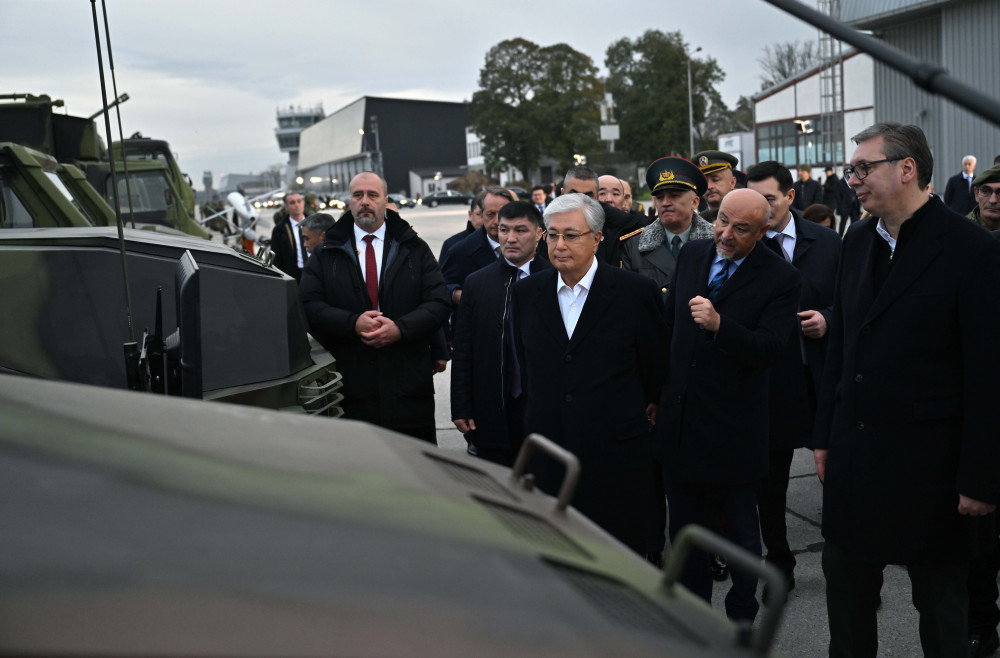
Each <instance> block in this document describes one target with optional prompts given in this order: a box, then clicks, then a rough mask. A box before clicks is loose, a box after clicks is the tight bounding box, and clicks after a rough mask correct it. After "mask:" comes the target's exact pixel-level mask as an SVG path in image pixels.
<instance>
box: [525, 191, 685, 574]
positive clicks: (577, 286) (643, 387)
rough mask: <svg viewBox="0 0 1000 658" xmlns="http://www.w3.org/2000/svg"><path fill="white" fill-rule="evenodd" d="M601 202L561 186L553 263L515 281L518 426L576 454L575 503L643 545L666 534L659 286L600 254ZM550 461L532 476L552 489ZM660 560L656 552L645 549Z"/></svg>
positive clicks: (554, 207) (557, 478)
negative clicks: (657, 443) (661, 492)
mask: <svg viewBox="0 0 1000 658" xmlns="http://www.w3.org/2000/svg"><path fill="white" fill-rule="evenodd" d="M603 220H604V216H603V209H602V207H601V204H600V203H599V202H597V201H595V200H593V199H591V198H590V197H588V196H586V195H584V194H564V195H563V196H560V197H558V198H557V199H555V200H554V201H553V202H552V203H551V204H549V206H548V207H547V208H546V209H545V225H546V230H547V241H548V249H549V254H548V255H549V260H550V262H551V263H552V265H553V268H554V269H551V270H546V271H545V272H540V273H539V274H534V275H532V276H530V277H528V278H527V279H524V280H523V281H520V282H518V283H517V284H516V285H515V286H514V294H513V298H512V304H511V305H512V308H513V314H514V325H515V336H516V338H517V346H518V361H519V364H520V369H521V380H522V390H523V394H524V396H525V418H524V431H525V433H529V434H530V433H533V432H537V433H539V434H543V435H545V436H546V437H548V438H549V439H551V440H553V441H555V442H556V443H557V444H559V445H561V446H563V447H564V448H566V449H567V450H569V451H570V452H572V453H573V454H575V455H576V456H577V457H578V458H579V460H580V467H581V480H580V483H579V486H578V487H577V490H576V495H575V497H574V499H573V505H574V506H575V507H577V508H578V509H579V510H580V511H581V512H583V513H584V514H586V515H587V516H589V517H590V518H591V519H592V520H594V521H595V522H596V523H597V524H598V525H600V526H601V527H603V528H604V529H605V530H606V531H608V532H609V533H611V534H612V535H613V536H615V537H616V538H617V539H618V540H619V541H621V542H622V543H624V544H625V545H626V546H628V547H629V548H631V549H632V550H634V551H636V552H637V553H640V554H647V553H649V550H648V547H649V546H650V545H655V544H656V542H657V537H656V536H657V534H659V539H658V542H659V544H662V541H663V540H662V537H663V529H664V524H665V519H663V518H662V502H660V501H658V500H657V492H658V489H659V487H658V486H657V483H656V480H655V477H656V476H658V473H657V472H656V471H655V469H654V467H653V461H652V455H651V448H650V426H651V424H652V423H653V422H655V420H656V402H657V400H658V399H659V393H660V387H661V384H662V381H663V366H664V359H665V350H666V343H665V342H664V341H663V334H664V331H665V326H664V322H663V316H662V313H661V309H662V307H661V303H660V298H659V292H658V290H657V288H656V285H655V284H654V283H653V282H652V281H650V280H649V279H647V278H645V277H643V276H640V275H638V274H634V273H632V272H627V271H624V270H621V269H618V268H616V267H613V266H611V265H608V264H607V263H604V262H602V261H600V260H599V259H598V258H596V256H595V253H596V252H597V248H598V245H599V244H600V243H601V229H602V225H603ZM555 470H556V472H550V471H547V470H540V471H539V473H538V483H539V486H540V487H541V488H542V489H543V490H545V491H547V492H549V493H555V492H556V491H557V490H558V487H559V483H560V482H561V479H562V473H561V471H560V470H559V469H555ZM646 557H647V559H650V560H651V561H654V562H655V561H656V560H657V558H658V556H655V555H646Z"/></svg>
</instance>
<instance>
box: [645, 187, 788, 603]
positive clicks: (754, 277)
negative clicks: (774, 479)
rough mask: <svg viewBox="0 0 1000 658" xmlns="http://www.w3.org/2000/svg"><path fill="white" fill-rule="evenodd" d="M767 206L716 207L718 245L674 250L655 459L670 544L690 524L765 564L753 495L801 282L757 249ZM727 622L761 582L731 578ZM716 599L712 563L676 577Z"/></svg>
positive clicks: (698, 557)
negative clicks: (775, 371) (721, 534)
mask: <svg viewBox="0 0 1000 658" xmlns="http://www.w3.org/2000/svg"><path fill="white" fill-rule="evenodd" d="M769 216H770V208H769V207H768V204H767V201H766V200H765V199H764V197H763V196H761V195H760V194H759V193H757V192H755V191H753V190H746V189H743V190H733V191H732V192H730V193H729V194H727V195H726V197H725V198H724V199H723V200H722V205H721V206H720V207H719V213H718V216H717V217H716V220H715V239H714V240H696V241H693V242H690V243H688V244H687V245H686V246H685V247H684V248H683V249H681V251H680V255H679V257H678V260H677V271H676V273H675V276H674V283H673V285H672V286H671V287H670V291H669V293H668V295H667V308H666V318H667V333H666V339H667V340H668V341H669V344H670V359H669V367H668V374H667V383H666V386H665V387H664V390H663V397H662V400H661V403H660V407H659V411H658V416H657V425H656V442H655V446H654V447H655V450H656V454H657V457H658V458H659V461H660V463H661V464H663V473H664V484H665V487H666V491H667V503H668V507H669V509H670V514H669V518H670V536H671V538H674V537H676V535H677V533H678V532H679V531H680V529H681V528H682V527H684V526H685V525H688V524H691V523H696V524H699V525H702V526H705V527H708V528H710V529H712V530H716V531H719V530H720V526H721V522H722V518H723V517H725V520H726V534H727V535H728V536H729V538H730V539H731V540H732V541H733V542H734V543H736V544H737V545H739V546H741V547H743V548H744V549H746V550H748V551H750V552H751V553H753V554H754V555H760V554H761V546H760V529H759V525H758V519H757V496H758V491H759V488H760V484H761V480H763V479H764V476H765V475H766V474H767V469H768V383H769V374H770V368H771V367H772V366H773V365H774V364H775V363H776V362H777V360H778V358H779V356H780V354H781V351H782V349H783V348H784V346H785V344H786V343H787V341H788V337H789V336H790V335H791V333H792V329H793V327H794V325H795V312H796V305H797V304H798V299H799V287H800V284H799V273H798V272H797V271H796V270H795V268H794V267H792V266H791V265H790V264H789V263H787V262H786V261H785V259H783V258H781V257H780V256H778V255H776V254H775V253H774V252H773V251H771V250H770V249H768V248H767V247H765V246H764V245H762V244H759V241H760V239H761V238H763V237H764V233H765V231H766V230H767V226H768V221H769ZM732 579H733V585H732V588H731V589H730V591H729V593H728V595H727V596H726V614H727V615H728V616H729V617H730V618H731V619H737V620H753V619H754V618H755V617H756V615H757V611H758V610H759V607H760V606H759V604H758V603H757V598H756V590H757V579H756V578H755V577H754V576H752V575H748V574H745V573H743V572H740V571H736V570H734V571H732ZM681 582H683V583H684V584H685V585H686V586H687V587H688V589H690V590H691V591H693V592H694V593H695V594H697V595H699V596H701V597H702V598H704V599H705V600H706V601H711V598H712V575H711V567H710V565H709V560H708V556H707V555H704V554H702V553H701V552H700V551H699V552H696V553H695V554H694V555H692V557H691V560H690V561H689V562H688V567H687V569H686V570H685V572H684V574H683V575H682V577H681Z"/></svg>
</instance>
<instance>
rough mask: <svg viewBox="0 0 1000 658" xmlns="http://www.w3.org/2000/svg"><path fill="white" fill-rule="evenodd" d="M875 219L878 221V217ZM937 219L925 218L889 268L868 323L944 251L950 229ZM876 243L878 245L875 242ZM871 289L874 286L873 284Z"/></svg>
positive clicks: (879, 237) (932, 217)
mask: <svg viewBox="0 0 1000 658" xmlns="http://www.w3.org/2000/svg"><path fill="white" fill-rule="evenodd" d="M872 219H873V220H874V218H872ZM936 220H937V217H936V216H933V215H932V216H929V217H924V218H923V219H922V224H921V225H920V226H918V227H917V229H916V231H914V232H913V235H912V236H910V239H909V240H908V241H907V243H906V253H905V255H904V257H902V258H898V259H894V262H893V263H892V267H890V268H889V274H888V276H886V278H885V283H883V284H882V289H881V290H879V293H878V295H876V297H875V301H874V302H872V305H871V307H870V308H869V309H868V313H866V314H865V323H866V324H867V323H868V322H871V321H872V320H873V319H874V318H875V317H876V316H877V315H879V314H880V313H882V312H883V311H884V310H886V309H887V308H888V307H889V306H890V305H892V303H893V302H894V301H896V300H897V299H899V298H900V297H901V296H902V294H903V292H904V291H905V290H906V289H907V288H909V287H910V286H911V285H913V283H914V282H915V281H916V280H917V279H918V278H919V277H920V274H921V273H922V272H923V271H924V270H926V269H927V268H928V267H929V266H930V264H931V263H932V262H933V261H934V259H935V258H937V256H938V254H939V253H941V249H942V248H943V247H944V245H945V243H946V241H947V239H948V235H947V233H948V231H947V228H946V226H945V224H944V222H939V221H936ZM874 239H876V240H881V239H882V237H881V236H879V235H878V234H877V233H875V234H874ZM872 246H873V247H874V245H872ZM867 262H871V261H870V260H869V261H867ZM869 289H871V287H870V286H869Z"/></svg>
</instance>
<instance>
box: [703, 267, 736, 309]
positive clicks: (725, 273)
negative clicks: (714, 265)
mask: <svg viewBox="0 0 1000 658" xmlns="http://www.w3.org/2000/svg"><path fill="white" fill-rule="evenodd" d="M731 264H732V261H729V260H724V261H722V269H721V270H719V273H718V274H716V275H715V276H714V277H712V280H711V281H709V282H708V299H709V301H713V302H714V301H715V298H716V296H717V295H718V294H719V291H720V290H722V286H724V285H725V284H726V280H727V279H729V266H730V265H731Z"/></svg>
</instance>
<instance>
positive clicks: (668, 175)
mask: <svg viewBox="0 0 1000 658" xmlns="http://www.w3.org/2000/svg"><path fill="white" fill-rule="evenodd" d="M673 179H674V172H672V171H661V172H660V182H661V183H663V182H665V181H668V180H673Z"/></svg>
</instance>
